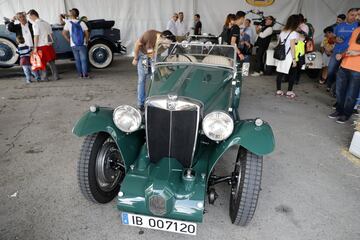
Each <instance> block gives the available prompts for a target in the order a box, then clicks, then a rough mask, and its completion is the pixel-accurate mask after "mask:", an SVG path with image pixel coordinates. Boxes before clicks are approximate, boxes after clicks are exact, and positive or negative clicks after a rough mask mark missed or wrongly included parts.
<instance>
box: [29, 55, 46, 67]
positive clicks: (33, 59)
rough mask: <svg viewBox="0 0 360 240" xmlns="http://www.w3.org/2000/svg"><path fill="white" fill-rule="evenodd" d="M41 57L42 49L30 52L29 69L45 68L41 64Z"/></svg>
mask: <svg viewBox="0 0 360 240" xmlns="http://www.w3.org/2000/svg"><path fill="white" fill-rule="evenodd" d="M41 58H42V51H37V52H32V53H31V54H30V63H31V70H33V71H38V70H45V65H44V64H43V62H42V60H41Z"/></svg>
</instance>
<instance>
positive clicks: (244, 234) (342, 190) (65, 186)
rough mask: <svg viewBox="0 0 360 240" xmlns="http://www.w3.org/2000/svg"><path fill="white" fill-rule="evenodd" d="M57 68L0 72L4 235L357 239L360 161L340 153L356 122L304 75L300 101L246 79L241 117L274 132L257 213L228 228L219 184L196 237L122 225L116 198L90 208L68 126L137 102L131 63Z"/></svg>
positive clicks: (225, 194) (228, 160)
mask: <svg viewBox="0 0 360 240" xmlns="http://www.w3.org/2000/svg"><path fill="white" fill-rule="evenodd" d="M59 71H60V74H61V77H62V79H61V80H59V81H50V82H43V83H34V84H30V85H25V84H24V82H23V79H22V75H21V70H20V68H13V69H0V239H36V240H40V239H74V240H80V239H88V240H90V239H129V240H131V239H178V238H180V237H182V238H183V239H224V240H225V239H238V240H242V239H252V240H256V239H261V240H264V239H284V240H289V239H292V240H295V239H327V240H328V239H341V240H348V239H349V240H352V239H360V228H359V226H360V214H359V213H360V211H359V210H360V201H359V199H360V164H359V160H357V159H349V158H347V157H345V156H344V154H343V153H344V151H343V150H344V149H345V148H346V147H347V146H349V143H350V140H351V137H352V133H353V126H351V124H350V123H348V124H345V125H339V124H336V123H335V122H334V121H333V120H330V119H328V118H327V114H328V113H329V112H330V111H331V108H330V105H331V103H333V99H331V98H330V97H329V96H328V95H327V94H326V93H325V91H324V89H322V88H320V89H319V87H318V86H317V84H314V82H312V81H311V80H309V79H307V77H306V76H305V75H304V76H303V81H302V82H301V83H300V85H298V86H295V92H296V93H297V94H298V95H299V96H298V97H297V98H296V99H295V100H289V99H287V98H285V97H275V96H274V87H275V80H274V76H271V77H262V78H252V77H249V78H247V79H246V80H245V81H244V83H243V95H242V98H241V102H242V103H241V107H240V114H241V117H242V118H250V117H261V118H263V119H265V120H267V121H268V122H269V123H270V124H271V126H272V127H273V130H274V133H275V136H276V150H275V151H274V153H272V154H271V155H269V156H266V157H265V159H264V171H263V179H262V191H261V195H260V200H259V204H258V208H257V210H256V213H255V217H254V219H253V221H252V222H251V224H250V225H249V226H248V227H245V228H243V227H238V226H234V225H232V224H231V222H230V219H229V216H228V215H229V214H228V208H229V194H230V193H229V186H228V185H226V184H220V185H218V186H217V188H216V189H217V192H218V194H219V195H220V197H219V198H218V200H217V201H216V202H215V205H212V206H209V205H207V213H206V214H205V216H204V222H203V223H202V224H199V225H198V235H197V237H196V238H195V237H190V236H183V235H178V234H172V233H166V232H159V231H153V230H148V229H139V228H136V227H128V226H123V225H121V222H120V219H119V212H118V210H117V209H116V205H115V201H113V202H112V203H110V204H106V205H96V204H92V203H90V202H88V201H87V200H85V198H84V197H83V196H82V195H81V193H80V191H79V188H78V185H77V178H76V162H77V159H78V156H79V148H80V145H81V142H82V139H79V138H77V137H75V136H74V135H72V133H71V129H72V127H73V125H74V123H75V122H76V121H77V119H79V117H80V116H81V114H82V113H83V112H84V111H86V110H87V109H88V107H89V106H90V105H91V104H98V105H102V106H112V107H116V106H117V105H119V104H123V103H130V104H135V103H136V101H135V99H136V98H135V96H136V72H135V69H134V68H133V67H132V66H131V65H130V60H129V59H127V58H118V59H117V60H116V61H114V63H113V65H112V66H111V67H110V68H109V69H106V70H94V71H93V72H92V75H93V76H94V78H93V79H90V80H81V79H77V78H76V74H75V70H74V64H73V63H72V62H63V63H62V64H59ZM235 154H236V151H235V150H234V149H233V150H231V151H230V152H228V153H227V154H226V155H225V157H224V158H223V159H222V161H221V163H220V164H219V166H218V167H217V172H218V173H219V174H221V173H225V172H227V171H231V170H232V163H233V160H234V158H235ZM350 160H352V161H350Z"/></svg>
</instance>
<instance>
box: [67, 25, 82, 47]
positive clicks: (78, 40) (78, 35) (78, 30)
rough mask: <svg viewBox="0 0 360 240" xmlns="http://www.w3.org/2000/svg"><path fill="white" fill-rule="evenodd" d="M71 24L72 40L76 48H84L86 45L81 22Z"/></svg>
mask: <svg viewBox="0 0 360 240" xmlns="http://www.w3.org/2000/svg"><path fill="white" fill-rule="evenodd" d="M70 23H71V39H72V41H73V43H74V44H75V46H82V45H84V31H83V29H82V27H81V25H80V21H78V22H76V23H75V22H73V21H70Z"/></svg>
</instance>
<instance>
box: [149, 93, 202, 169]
mask: <svg viewBox="0 0 360 240" xmlns="http://www.w3.org/2000/svg"><path fill="white" fill-rule="evenodd" d="M200 111H201V103H199V102H197V101H196V100H192V99H187V98H177V96H171V95H170V96H159V97H151V98H149V99H148V101H147V102H146V114H145V115H146V132H147V136H146V137H147V147H148V152H149V157H150V161H151V162H154V163H156V162H158V161H159V160H160V159H162V158H164V157H170V158H175V159H177V160H178V161H179V162H180V163H181V164H182V165H183V166H184V167H186V168H189V167H191V164H192V160H193V157H194V151H195V145H196V140H197V135H198V127H199V121H200Z"/></svg>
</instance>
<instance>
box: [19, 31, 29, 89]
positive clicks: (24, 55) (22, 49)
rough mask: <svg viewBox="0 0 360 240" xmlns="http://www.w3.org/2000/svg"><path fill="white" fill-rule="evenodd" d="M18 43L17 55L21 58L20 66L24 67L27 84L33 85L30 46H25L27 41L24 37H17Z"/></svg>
mask: <svg viewBox="0 0 360 240" xmlns="http://www.w3.org/2000/svg"><path fill="white" fill-rule="evenodd" d="M16 41H17V42H18V49H17V51H16V52H17V53H18V54H19V56H20V66H21V67H22V69H23V71H24V74H25V78H26V83H31V63H30V52H31V49H30V47H29V46H27V45H25V39H24V37H23V36H17V37H16Z"/></svg>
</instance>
